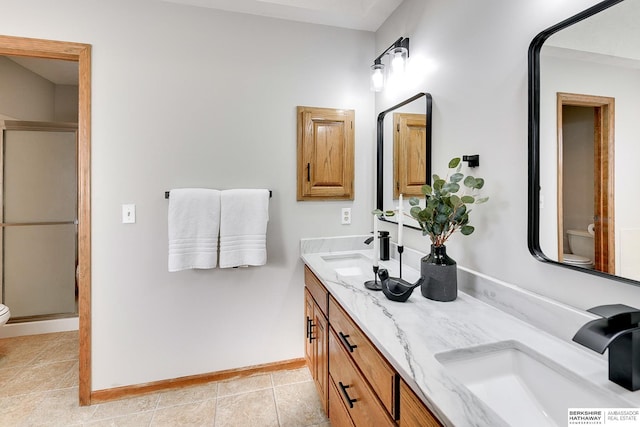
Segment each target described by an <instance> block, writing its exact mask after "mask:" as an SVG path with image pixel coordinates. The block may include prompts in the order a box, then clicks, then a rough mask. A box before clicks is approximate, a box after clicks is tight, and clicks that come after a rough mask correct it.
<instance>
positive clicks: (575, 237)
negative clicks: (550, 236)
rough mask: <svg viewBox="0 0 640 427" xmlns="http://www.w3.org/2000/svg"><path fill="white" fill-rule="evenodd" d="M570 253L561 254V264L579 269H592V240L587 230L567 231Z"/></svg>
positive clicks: (593, 255) (591, 235)
mask: <svg viewBox="0 0 640 427" xmlns="http://www.w3.org/2000/svg"><path fill="white" fill-rule="evenodd" d="M567 239H568V240H569V249H570V250H571V253H565V254H562V262H563V263H565V264H569V265H575V266H576V267H581V268H593V259H594V258H595V254H594V239H593V234H591V233H590V232H589V231H587V230H567Z"/></svg>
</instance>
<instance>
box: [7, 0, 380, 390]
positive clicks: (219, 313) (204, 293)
mask: <svg viewBox="0 0 640 427" xmlns="http://www.w3.org/2000/svg"><path fill="white" fill-rule="evenodd" d="M2 10H3V15H4V16H11V19H7V20H3V23H2V24H0V33H2V34H5V35H14V36H25V37H37V38H46V39H57V40H68V41H76V42H81V43H89V44H91V45H92V46H93V49H92V58H93V63H92V79H93V80H92V91H93V92H92V216H93V218H92V219H93V223H92V226H93V228H92V233H93V236H92V256H93V260H92V281H93V283H92V285H93V294H92V300H93V301H92V325H93V331H92V333H93V336H92V358H93V367H92V369H93V384H92V389H94V390H99V389H105V388H111V387H117V386H122V385H129V384H138V383H145V382H150V381H156V380H162V379H167V378H175V377H180V376H184V375H192V374H200V373H208V372H214V371H218V370H224V369H232V368H239V367H245V366H251V365H256V364H261V363H269V362H276V361H281V360H286V359H293V358H300V357H302V356H303V339H302V337H303V334H304V332H303V321H302V320H303V278H302V277H303V275H302V273H303V271H302V264H301V262H300V260H299V249H298V248H299V239H300V238H301V237H316V236H328V235H344V234H362V233H364V232H367V231H369V229H370V225H371V222H370V214H369V212H370V211H371V207H372V206H373V193H372V191H371V188H372V186H371V182H372V180H373V177H372V168H373V154H372V151H373V146H374V119H373V115H374V109H373V100H374V99H373V95H372V94H371V92H369V82H368V67H369V65H370V64H369V62H370V60H371V58H372V57H373V55H374V48H373V46H374V36H373V34H372V33H369V32H361V31H350V30H343V29H338V28H332V27H326V26H316V25H308V24H299V23H293V22H287V21H280V20H274V19H266V18H260V17H256V16H248V15H239V14H233V13H227V12H220V11H213V10H207V9H200V8H193V7H187V6H180V5H175V4H169V3H163V2H157V1H147V0H138V1H135V2H131V1H129V0H111V1H109V2H104V1H100V0H63V1H60V2H56V3H55V4H54V3H51V2H49V1H46V0H28V1H24V0H5V1H3V5H2ZM34 10H37V11H38V12H37V13H34ZM297 105H308V106H318V107H336V108H352V109H355V111H356V129H355V137H356V142H355V144H356V150H355V162H356V169H355V170H356V172H355V175H356V178H355V201H353V202H296V176H295V171H296V114H295V111H296V106H297ZM185 186H202V187H212V188H241V187H258V188H260V187H261V188H269V189H271V190H273V198H272V199H271V205H270V221H269V229H268V235H267V249H268V263H267V266H265V267H260V268H248V269H231V270H220V269H216V270H211V271H186V272H180V273H168V272H167V220H166V215H167V203H168V202H167V200H165V199H164V191H165V190H169V189H171V188H176V187H185ZM123 203H135V204H136V207H137V223H136V224H134V225H123V224H121V223H120V205H121V204H123ZM342 207H351V208H352V209H353V218H354V220H353V223H352V225H350V226H342V225H340V209H341V208H342ZM363 218H366V219H367V221H364V220H362V219H363Z"/></svg>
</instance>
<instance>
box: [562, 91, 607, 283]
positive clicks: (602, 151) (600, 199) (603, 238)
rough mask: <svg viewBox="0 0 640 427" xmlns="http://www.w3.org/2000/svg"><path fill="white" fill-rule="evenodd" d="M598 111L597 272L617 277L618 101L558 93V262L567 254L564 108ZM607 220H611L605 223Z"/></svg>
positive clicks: (596, 133) (595, 172) (596, 187)
mask: <svg viewBox="0 0 640 427" xmlns="http://www.w3.org/2000/svg"><path fill="white" fill-rule="evenodd" d="M565 105H566V106H575V107H592V108H594V216H595V218H594V224H595V236H594V237H595V269H596V270H598V271H602V272H604V273H609V274H615V265H616V264H615V216H614V215H615V209H614V208H615V206H614V192H613V191H614V164H615V162H614V146H615V144H614V139H615V98H611V97H605V96H595V95H582V94H575V93H563V92H558V93H557V107H556V108H557V134H558V201H557V203H558V259H559V260H560V262H562V253H563V237H564V236H563V231H564V226H563V203H562V191H563V175H562V164H563V158H562V148H563V142H562V141H563V133H562V125H563V115H562V107H563V106H565ZM603 219H607V220H606V221H604V220H603Z"/></svg>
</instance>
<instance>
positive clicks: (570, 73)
mask: <svg viewBox="0 0 640 427" xmlns="http://www.w3.org/2000/svg"><path fill="white" fill-rule="evenodd" d="M638 22H640V2H637V1H631V0H625V1H622V0H610V1H604V2H601V3H599V4H597V5H595V6H594V7H592V8H590V9H587V10H586V11H584V12H582V13H580V14H578V15H576V16H574V17H573V18H570V19H568V20H566V21H563V22H561V23H559V24H557V25H556V26H554V27H551V28H549V29H547V30H545V31H543V32H542V33H540V34H539V35H538V36H537V37H536V38H535V39H534V40H533V42H532V44H531V47H530V51H529V61H530V70H529V85H530V87H529V89H530V92H529V93H530V110H529V113H530V122H529V132H530V133H529V144H530V159H529V160H530V164H529V173H530V175H529V186H530V187H529V191H530V194H529V203H530V206H529V208H530V209H529V248H530V250H531V252H532V254H533V255H534V256H536V257H538V258H539V259H541V260H543V261H550V262H555V263H558V264H559V265H562V266H565V267H568V268H572V269H575V270H578V271H584V272H589V273H593V274H597V275H604V276H607V277H614V278H617V279H619V280H623V281H627V282H630V283H634V284H640V283H639V282H638V281H640V225H638V223H637V219H636V215H634V212H636V211H637V209H638V203H640V202H639V201H638V200H639V199H638V198H637V197H635V196H634V192H635V191H634V190H633V188H634V184H635V183H636V182H638V181H639V179H640V168H638V167H637V166H636V165H634V164H633V161H634V159H636V158H638V157H637V156H638V154H636V153H638V152H640V144H638V143H637V136H638V135H640V121H639V120H638V116H639V113H640V37H639V36H640V26H638V24H637V23H638ZM639 154H640V153H639ZM625 190H626V191H625Z"/></svg>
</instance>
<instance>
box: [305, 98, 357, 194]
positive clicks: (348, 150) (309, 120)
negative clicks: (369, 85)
mask: <svg viewBox="0 0 640 427" xmlns="http://www.w3.org/2000/svg"><path fill="white" fill-rule="evenodd" d="M354 117H355V114H354V110H336V109H331V108H314V107H298V200H318V199H334V200H353V176H354V158H353V152H354V130H353V122H354Z"/></svg>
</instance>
